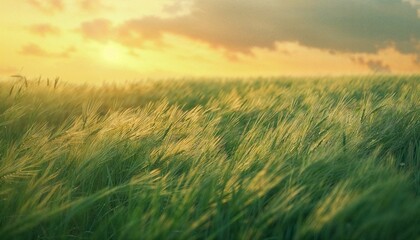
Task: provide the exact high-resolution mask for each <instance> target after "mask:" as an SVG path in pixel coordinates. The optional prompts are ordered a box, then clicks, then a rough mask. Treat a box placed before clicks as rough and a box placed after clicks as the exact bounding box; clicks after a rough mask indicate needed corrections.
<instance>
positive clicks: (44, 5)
mask: <svg viewBox="0 0 420 240" xmlns="http://www.w3.org/2000/svg"><path fill="white" fill-rule="evenodd" d="M26 2H28V3H29V4H30V5H32V6H33V7H35V8H36V9H38V10H40V11H42V12H44V13H56V12H61V11H63V10H64V4H63V1H62V0H26Z"/></svg>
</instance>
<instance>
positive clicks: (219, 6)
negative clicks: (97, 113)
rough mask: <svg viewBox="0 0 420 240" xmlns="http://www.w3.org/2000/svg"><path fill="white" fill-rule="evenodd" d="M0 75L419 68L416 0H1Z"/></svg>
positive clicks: (129, 76) (88, 78)
mask: <svg viewBox="0 0 420 240" xmlns="http://www.w3.org/2000/svg"><path fill="white" fill-rule="evenodd" d="M0 29H1V31H0V76H1V77H8V76H11V75H15V74H20V75H25V76H28V77H37V76H42V77H51V78H53V77H60V78H61V79H64V80H65V81H69V82H101V81H127V80H128V81H130V80H137V79H146V78H184V77H254V76H260V77H269V76H283V75H287V76H317V75H322V76H324V75H349V74H357V75H359V74H376V73H378V74H386V73H392V74H400V73H401V74H416V73H420V1H419V0H351V1H349V0H317V1H313V0H258V1H255V0H153V1H149V0H120V1H115V0H19V1H16V0H2V1H1V3H0Z"/></svg>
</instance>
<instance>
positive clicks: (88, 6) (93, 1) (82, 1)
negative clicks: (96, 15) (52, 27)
mask: <svg viewBox="0 0 420 240" xmlns="http://www.w3.org/2000/svg"><path fill="white" fill-rule="evenodd" d="M79 5H80V8H81V9H83V10H85V11H89V12H92V11H101V10H110V9H111V7H110V6H108V5H106V4H104V3H103V1H102V0H79Z"/></svg>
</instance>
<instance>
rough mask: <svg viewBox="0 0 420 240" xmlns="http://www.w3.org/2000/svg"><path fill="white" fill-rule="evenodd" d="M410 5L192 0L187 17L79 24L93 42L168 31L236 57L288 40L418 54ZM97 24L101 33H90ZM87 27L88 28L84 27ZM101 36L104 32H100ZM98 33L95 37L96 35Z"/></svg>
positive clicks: (417, 23) (360, 0)
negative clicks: (256, 48)
mask: <svg viewBox="0 0 420 240" xmlns="http://www.w3.org/2000/svg"><path fill="white" fill-rule="evenodd" d="M412 3H413V1H402V0H351V1H350V0H317V1H313V0H259V1H255V0H241V1H239V0H195V1H194V2H193V5H192V10H191V13H190V14H187V15H183V16H177V17H173V18H160V17H153V16H150V17H141V18H138V19H130V20H128V21H126V22H125V23H123V24H121V25H118V26H112V29H111V27H110V25H109V24H108V23H105V21H104V20H102V22H101V21H98V20H96V21H92V22H89V23H84V24H83V26H82V28H81V32H82V33H83V35H84V36H85V37H88V38H89V37H91V38H93V39H96V40H100V41H104V40H114V41H119V42H121V43H124V44H128V45H134V46H142V45H143V42H144V41H156V40H159V39H160V38H161V36H162V33H165V32H168V33H173V34H178V35H182V36H185V37H189V38H192V39H196V40H200V41H203V42H206V43H208V44H210V45H211V46H214V47H221V48H225V49H228V50H231V51H236V52H248V51H250V49H251V48H253V47H262V48H272V47H274V44H275V43H276V42H282V41H293V42H299V43H300V44H302V45H305V46H308V47H315V48H319V49H326V50H330V51H338V52H358V53H373V52H376V51H377V50H378V49H380V48H383V47H386V46H394V47H395V48H396V49H397V50H398V51H400V52H402V53H416V54H420V53H419V49H418V48H416V45H417V46H418V44H419V41H420V19H419V18H418V16H417V10H418V9H417V7H416V6H415V5H413V4H412ZM96 23H100V24H101V26H100V27H101V28H100V29H102V30H99V31H98V30H97V29H95V27H94V26H95V24H96ZM86 26H90V27H86ZM104 29H105V30H106V31H103V30H104ZM98 33H100V34H98Z"/></svg>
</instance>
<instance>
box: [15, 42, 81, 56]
mask: <svg viewBox="0 0 420 240" xmlns="http://www.w3.org/2000/svg"><path fill="white" fill-rule="evenodd" d="M75 51H76V49H75V48H74V47H68V48H67V49H65V50H63V51H61V52H50V51H47V50H45V49H43V48H42V47H40V46H39V45H37V44H34V43H31V44H27V45H25V46H23V47H22V49H21V50H20V51H19V53H20V54H22V55H26V56H35V57H50V58H51V57H52V58H67V57H69V56H70V55H71V54H72V53H74V52H75Z"/></svg>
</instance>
